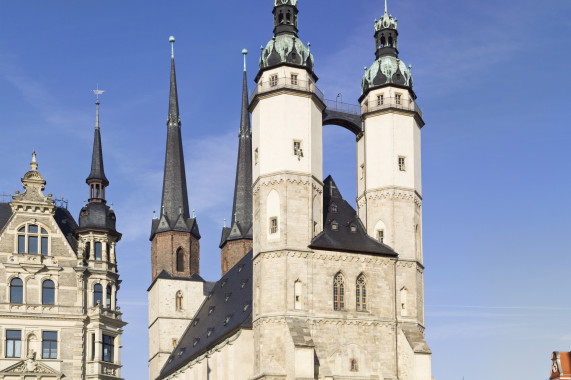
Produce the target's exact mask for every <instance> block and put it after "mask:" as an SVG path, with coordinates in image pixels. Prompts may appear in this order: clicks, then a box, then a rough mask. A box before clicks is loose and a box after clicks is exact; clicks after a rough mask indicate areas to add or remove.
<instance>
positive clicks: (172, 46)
mask: <svg viewBox="0 0 571 380" xmlns="http://www.w3.org/2000/svg"><path fill="white" fill-rule="evenodd" d="M169 42H170V43H171V58H172V59H174V37H173V36H170V38H169Z"/></svg>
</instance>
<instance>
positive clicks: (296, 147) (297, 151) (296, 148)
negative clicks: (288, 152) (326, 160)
mask: <svg viewBox="0 0 571 380" xmlns="http://www.w3.org/2000/svg"><path fill="white" fill-rule="evenodd" d="M293 155H294V156H296V157H301V156H303V153H302V151H301V141H294V142H293Z"/></svg>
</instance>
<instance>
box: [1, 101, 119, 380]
mask: <svg viewBox="0 0 571 380" xmlns="http://www.w3.org/2000/svg"><path fill="white" fill-rule="evenodd" d="M30 166H31V168H30V170H29V171H28V172H27V173H26V174H25V175H24V177H23V178H22V185H23V187H24V191H23V192H22V193H20V192H16V195H15V196H13V199H12V201H11V202H9V203H0V341H1V343H2V344H1V345H0V379H4V380H24V379H25V380H40V379H42V380H56V379H57V380H59V379H93V380H95V379H97V380H103V379H105V380H107V379H121V334H122V332H123V327H124V326H125V325H126V323H125V322H124V321H123V320H122V314H121V312H120V311H119V307H118V306H117V304H116V295H117V292H118V290H119V284H120V280H119V275H118V272H117V256H116V249H115V247H116V243H117V242H118V241H119V240H120V239H121V234H120V233H118V232H117V231H116V230H115V213H114V211H113V210H112V209H111V208H110V207H109V206H107V204H106V200H105V189H106V187H107V186H108V185H109V181H108V180H107V178H106V177H105V173H104V170H103V156H102V148H101V135H100V129H99V102H97V121H96V127H95V137H94V144H93V157H92V166H91V172H90V175H89V177H88V178H87V181H86V182H87V184H88V186H89V203H88V204H86V205H85V206H84V207H83V208H82V209H81V213H80V215H79V223H77V222H76V221H75V219H74V217H73V216H72V215H71V214H70V212H69V211H68V210H67V208H65V207H59V206H57V205H56V202H55V201H54V199H53V198H52V195H51V194H48V195H44V194H43V190H44V188H45V186H46V181H45V180H44V178H43V176H42V175H41V174H40V172H39V171H38V163H37V160H36V154H35V152H34V154H33V159H32V162H31V164H30Z"/></svg>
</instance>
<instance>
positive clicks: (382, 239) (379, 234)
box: [377, 230, 385, 243]
mask: <svg viewBox="0 0 571 380" xmlns="http://www.w3.org/2000/svg"><path fill="white" fill-rule="evenodd" d="M377 240H378V241H379V243H384V242H385V230H377Z"/></svg>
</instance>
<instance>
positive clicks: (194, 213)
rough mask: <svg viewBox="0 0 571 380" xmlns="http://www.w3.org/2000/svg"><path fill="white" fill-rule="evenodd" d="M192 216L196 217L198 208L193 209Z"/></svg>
mask: <svg viewBox="0 0 571 380" xmlns="http://www.w3.org/2000/svg"><path fill="white" fill-rule="evenodd" d="M192 217H193V218H196V210H195V209H192Z"/></svg>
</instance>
